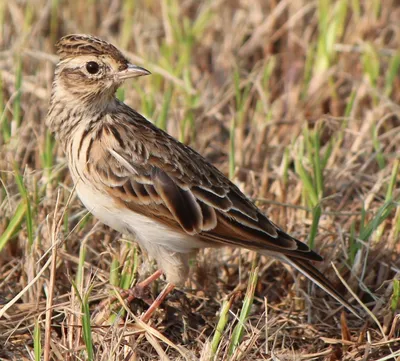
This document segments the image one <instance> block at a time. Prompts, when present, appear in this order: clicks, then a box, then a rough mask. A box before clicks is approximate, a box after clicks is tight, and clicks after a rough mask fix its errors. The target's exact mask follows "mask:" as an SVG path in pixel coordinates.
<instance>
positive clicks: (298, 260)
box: [47, 35, 353, 310]
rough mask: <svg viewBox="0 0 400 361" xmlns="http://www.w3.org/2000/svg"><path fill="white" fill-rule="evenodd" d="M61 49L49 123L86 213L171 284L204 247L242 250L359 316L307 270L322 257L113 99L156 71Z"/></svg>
mask: <svg viewBox="0 0 400 361" xmlns="http://www.w3.org/2000/svg"><path fill="white" fill-rule="evenodd" d="M57 47H58V53H59V54H60V56H61V61H60V63H59V64H58V65H57V68H56V72H55V79H54V85H53V92H52V98H51V103H50V108H49V113H48V117H47V124H48V125H49V126H50V127H51V129H52V130H53V131H54V132H55V133H56V136H57V137H58V138H59V139H60V140H61V143H62V145H63V147H64V150H65V152H66V154H67V156H68V162H69V168H70V171H71V173H72V176H73V179H74V182H75V183H76V189H77V192H78V195H79V197H80V199H81V200H82V202H83V203H84V204H85V206H86V207H87V208H88V209H89V211H91V212H92V213H93V214H94V215H95V216H97V217H98V218H99V219H100V220H101V221H102V222H104V223H105V224H107V225H109V226H111V227H112V228H114V229H116V230H118V231H120V232H123V233H126V234H131V235H134V236H135V237H136V239H137V241H138V242H139V244H140V245H141V246H142V247H143V248H144V249H146V250H147V252H148V253H149V254H150V255H151V256H153V257H154V258H155V259H156V260H157V262H158V264H159V266H160V268H161V269H162V270H163V271H164V272H165V274H166V276H167V280H168V281H169V282H171V283H174V284H176V283H180V282H182V281H184V280H185V278H186V277H187V270H188V260H189V258H190V256H191V255H192V254H193V253H194V252H195V251H196V250H198V249H199V248H203V247H219V246H224V245H228V246H231V247H245V248H248V249H252V250H255V251H258V252H260V253H262V254H266V255H271V256H274V257H277V258H279V259H280V260H282V261H283V262H287V263H289V264H291V265H292V266H294V267H296V268H297V269H298V270H300V271H301V272H302V273H304V274H305V275H306V276H307V277H309V278H310V279H311V280H313V281H314V282H315V283H317V284H318V285H319V286H320V287H322V288H323V289H325V290H326V291H327V292H328V293H329V294H331V295H332V296H333V297H334V298H336V299H337V300H338V301H340V302H341V303H342V304H344V305H345V306H346V307H347V308H349V309H350V310H353V309H352V308H351V306H350V305H349V304H348V303H347V302H346V301H345V300H344V299H343V297H342V296H341V295H340V294H339V293H338V292H337V291H336V289H335V288H334V287H333V286H332V285H331V283H330V282H329V281H328V280H327V279H326V278H325V277H324V276H323V275H322V274H321V273H320V272H319V271H318V270H317V269H316V268H315V267H314V266H313V265H312V264H311V263H309V261H321V260H322V258H321V257H320V256H319V255H318V254H317V253H315V252H314V251H312V250H310V249H309V247H308V246H307V245H306V244H304V243H302V242H300V241H298V240H297V239H295V238H293V237H291V236H290V235H288V234H286V233H285V232H284V231H283V230H282V229H281V228H279V227H278V226H276V225H275V224H274V223H272V222H271V221H270V220H269V219H268V218H267V217H266V216H265V215H264V214H263V213H262V212H261V211H260V210H259V209H258V208H257V207H256V206H255V205H254V204H253V203H252V202H251V201H250V200H249V199H248V198H247V197H246V196H245V195H244V194H243V193H242V192H241V191H240V190H239V189H238V188H237V187H236V186H235V185H234V184H233V183H232V182H231V181H230V180H229V179H227V178H226V177H225V176H224V175H223V174H222V173H221V172H220V171H219V170H218V169H216V168H215V167H214V166H212V165H211V164H210V163H209V162H207V161H206V160H205V159H204V158H203V157H202V156H201V155H200V154H198V153H197V152H196V151H194V150H193V149H191V148H190V147H188V146H186V145H184V144H182V143H180V142H178V141H177V140H175V139H174V138H173V137H171V136H170V135H169V134H167V133H165V132H164V131H162V130H160V129H158V128H157V127H156V126H154V125H153V124H152V123H150V122H149V121H147V120H146V119H145V118H144V117H142V116H141V115H140V114H138V113H137V112H136V111H134V110H133V109H131V108H130V107H128V106H127V105H126V104H124V103H122V102H120V101H118V100H117V99H116V98H115V91H116V89H117V88H118V87H119V86H120V84H121V82H122V81H123V79H125V78H128V77H134V76H140V75H146V74H149V72H147V71H146V70H144V69H142V68H139V67H135V66H132V65H131V64H129V63H128V61H127V60H126V58H125V57H124V56H123V55H122V54H121V53H120V52H119V51H118V50H117V49H116V48H115V47H114V46H113V45H111V44H109V43H107V42H105V41H102V40H100V39H97V38H95V37H92V36H87V35H69V36H66V37H64V38H62V39H61V40H60V41H59V42H58V43H57ZM93 62H94V63H96V64H97V65H94V64H93ZM97 69H98V71H96V72H95V70H97Z"/></svg>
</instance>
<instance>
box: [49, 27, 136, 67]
mask: <svg viewBox="0 0 400 361" xmlns="http://www.w3.org/2000/svg"><path fill="white" fill-rule="evenodd" d="M56 48H57V54H58V55H59V56H60V58H61V60H64V59H67V58H72V57H75V56H80V55H95V56H101V55H108V56H110V57H112V58H113V59H114V60H115V61H117V62H118V63H120V70H123V69H126V68H127V67H128V63H129V62H128V60H127V59H126V58H125V56H123V55H122V53H121V52H120V51H119V50H118V49H117V48H116V47H115V46H114V45H112V44H110V43H108V42H106V41H104V40H101V39H99V38H96V37H95V36H92V35H86V34H71V35H67V36H64V37H63V38H61V39H60V40H59V41H58V42H57V43H56Z"/></svg>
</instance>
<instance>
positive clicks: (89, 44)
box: [53, 34, 150, 103]
mask: <svg viewBox="0 0 400 361" xmlns="http://www.w3.org/2000/svg"><path fill="white" fill-rule="evenodd" d="M56 47H57V50H58V51H57V53H58V55H59V56H60V62H59V63H58V64H57V67H56V72H55V78H54V87H53V95H56V96H58V97H62V98H64V99H65V100H68V101H74V100H77V101H79V102H82V101H83V102H87V103H99V102H106V101H107V99H109V98H111V97H113V96H114V94H115V92H116V90H117V89H118V87H119V86H120V85H121V84H122V82H123V81H124V80H125V79H128V78H135V77H139V76H143V75H148V74H150V72H149V71H148V70H146V69H144V68H141V67H139V66H136V65H133V64H130V63H129V61H128V60H127V59H126V58H125V56H124V55H123V54H122V53H121V52H120V51H119V50H118V49H117V48H116V47H115V46H113V45H112V44H110V43H108V42H106V41H104V40H101V39H98V38H96V37H94V36H91V35H83V34H72V35H67V36H64V37H63V38H61V39H60V40H59V41H58V42H57V44H56ZM54 93H57V94H54Z"/></svg>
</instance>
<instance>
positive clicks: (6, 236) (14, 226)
mask: <svg viewBox="0 0 400 361" xmlns="http://www.w3.org/2000/svg"><path fill="white" fill-rule="evenodd" d="M26 209H27V204H26V202H24V201H21V202H20V204H19V205H18V207H17V209H16V211H15V213H14V216H13V217H12V218H11V220H10V222H9V223H8V226H7V228H6V230H5V231H4V232H3V234H2V235H1V236H0V252H1V251H2V249H3V248H4V247H5V245H6V244H7V242H8V241H9V240H10V239H11V238H12V237H13V235H14V234H15V233H16V232H17V230H18V229H19V227H20V226H21V224H22V221H23V219H24V216H25V214H26Z"/></svg>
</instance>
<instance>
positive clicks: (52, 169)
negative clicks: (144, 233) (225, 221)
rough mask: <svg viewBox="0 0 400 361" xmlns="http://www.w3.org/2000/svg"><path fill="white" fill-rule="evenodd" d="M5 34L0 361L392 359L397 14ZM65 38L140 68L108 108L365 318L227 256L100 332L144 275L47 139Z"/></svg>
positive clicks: (397, 189)
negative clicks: (153, 312)
mask: <svg viewBox="0 0 400 361" xmlns="http://www.w3.org/2000/svg"><path fill="white" fill-rule="evenodd" d="M0 25H1V32H0V182H1V183H0V329H1V330H2V332H1V335H0V359H27V360H28V359H29V360H39V359H40V358H41V357H44V358H45V360H49V359H54V360H65V359H66V360H75V359H82V360H103V359H104V360H152V359H155V360H156V359H163V360H167V359H171V360H180V359H182V360H184V359H188V360H210V359H214V360H228V359H229V360H248V359H249V358H250V357H253V358H255V357H256V358H257V357H258V358H260V359H267V360H270V359H274V360H275V359H276V360H277V359H279V360H292V359H293V360H299V359H303V360H304V359H321V360H323V359H326V360H331V361H332V360H342V359H343V360H357V359H360V360H361V359H367V358H368V357H370V359H374V360H388V359H393V360H394V359H396V357H397V359H398V357H400V352H399V351H398V350H399V343H398V337H399V336H400V335H399V332H398V327H397V323H396V320H397V318H396V317H395V315H396V312H397V309H398V301H399V297H400V287H399V282H398V271H399V268H398V267H399V263H400V262H399V253H400V247H399V245H400V244H399V242H398V241H399V233H400V207H399V203H398V201H399V197H400V179H399V159H400V156H399V144H400V107H399V104H400V91H399V90H400V77H399V72H400V50H399V49H400V46H399V45H400V1H398V0H385V1H379V0H351V1H348V0H313V1H308V0H292V1H289V0H286V1H285V0H264V1H262V0H254V1H245V0H242V1H241V0H215V1H195V0H181V1H179V0H143V1H133V0H132V1H129V0H125V1H123V0H108V1H95V0H87V1H62V0H49V1H45V0H32V1H6V0H0ZM70 33H89V34H93V35H96V36H99V37H102V38H104V39H105V40H108V41H110V42H112V43H113V44H115V45H116V46H117V47H119V48H120V49H122V50H123V52H124V54H125V55H126V56H127V58H128V59H130V60H131V61H132V63H135V64H137V65H141V66H144V67H145V68H147V69H149V70H150V71H151V72H152V75H151V76H149V77H145V78H141V79H139V80H135V81H129V82H127V83H126V84H125V85H124V87H123V88H121V89H120V90H119V91H118V93H117V96H118V97H119V98H120V99H122V100H124V101H125V102H126V103H128V104H129V105H130V106H132V107H133V108H135V109H136V110H138V111H139V112H141V113H142V114H143V115H145V116H146V117H147V118H148V119H149V120H151V121H153V122H154V123H155V124H156V125H158V126H159V127H160V128H163V129H165V130H167V131H168V132H169V133H170V134H172V135H174V136H175V137H176V138H178V139H179V140H180V141H182V142H184V143H186V144H189V145H190V146H192V147H194V148H195V149H196V150H198V151H199V152H200V153H202V154H203V155H204V156H206V157H207V159H208V160H210V161H211V162H213V163H214V164H215V165H216V166H217V167H219V168H220V169H221V170H222V171H223V172H224V173H225V174H227V175H228V176H229V177H230V178H231V179H232V180H233V181H234V182H235V183H236V184H237V185H238V186H239V187H240V188H241V189H242V190H243V191H245V192H246V194H248V195H249V196H251V197H252V198H253V199H254V201H255V202H256V203H257V204H258V205H259V206H260V207H262V208H263V209H264V210H265V211H266V212H267V214H268V215H269V216H270V217H271V219H272V220H273V221H274V222H275V223H277V224H280V225H281V226H282V227H283V228H284V229H286V230H287V231H288V232H291V233H292V234H293V235H294V236H296V237H298V238H300V239H302V240H304V241H307V242H308V243H309V244H310V245H311V246H312V247H313V248H315V249H316V250H317V251H319V252H321V253H322V254H323V255H324V257H325V261H324V263H323V264H322V265H320V269H321V270H322V271H323V272H324V273H325V274H326V275H327V277H329V278H330V279H332V281H333V282H336V284H337V287H338V288H340V289H341V290H343V292H346V288H345V287H344V286H343V285H342V284H341V282H339V281H338V280H337V276H336V275H335V272H334V270H333V269H332V267H331V265H330V264H331V262H333V263H334V264H335V265H336V267H337V269H338V272H339V273H340V274H341V275H342V276H343V278H344V280H345V282H346V283H347V284H348V285H350V287H351V288H352V289H353V290H354V292H355V293H356V294H357V296H358V297H359V302H358V301H354V302H353V303H354V304H356V305H358V304H360V305H359V306H358V307H359V308H360V314H361V315H364V317H365V320H366V319H368V318H369V316H368V315H366V313H365V311H361V310H362V309H363V306H365V307H368V308H369V309H370V310H372V311H371V314H374V315H375V317H376V318H375V319H374V320H373V321H371V322H370V323H369V324H366V323H365V322H362V321H360V320H357V319H355V318H353V317H352V316H349V315H347V316H342V317H341V318H340V317H339V316H338V314H337V312H335V311H336V310H337V307H338V305H337V304H336V303H335V302H334V301H332V300H331V299H329V298H328V297H327V298H324V297H325V295H324V293H323V292H321V291H320V290H318V289H316V288H314V287H311V286H309V287H308V288H307V287H306V286H305V284H303V285H302V283H304V280H302V278H301V277H298V276H297V275H294V274H292V273H291V272H290V271H288V270H287V269H286V268H285V267H284V266H282V265H279V264H276V263H273V262H272V261H270V260H267V259H265V258H259V257H258V256H257V255H255V254H254V253H252V252H247V251H240V250H229V249H224V250H218V251H216V250H205V251H204V252H202V253H201V254H200V256H199V259H198V262H197V263H198V264H197V266H196V267H193V270H192V273H193V275H192V280H191V282H189V283H188V285H187V288H185V289H182V290H180V291H177V293H176V294H175V296H172V297H171V298H170V299H169V301H168V302H166V304H165V306H164V308H163V309H162V310H160V312H159V314H158V315H157V317H155V319H153V320H152V325H151V326H149V325H144V324H141V323H140V322H139V321H137V320H136V318H135V317H136V316H135V315H139V314H140V312H142V311H143V309H145V308H146V305H145V303H143V302H141V301H140V300H135V301H134V302H132V304H131V305H130V307H128V305H126V306H125V307H121V303H120V302H118V301H117V302H114V305H112V306H110V312H109V313H110V314H108V315H103V316H102V317H99V316H94V315H93V314H94V312H93V310H94V308H95V307H96V304H97V303H98V302H99V300H102V299H106V298H107V297H109V296H110V295H114V296H115V295H116V294H118V293H117V291H116V290H117V289H126V288H129V287H130V286H131V285H133V284H134V283H135V282H136V281H137V279H142V278H143V277H144V275H145V274H147V272H148V271H149V268H150V267H151V262H149V261H148V260H147V258H146V257H145V256H144V255H142V254H141V253H140V249H138V248H136V246H135V244H134V243H132V242H127V241H126V240H125V239H123V238H121V236H120V235H118V234H116V233H114V232H112V231H111V230H110V229H107V228H106V227H104V226H102V225H100V224H98V223H97V221H96V219H94V218H93V217H91V216H90V215H87V212H86V210H84V208H83V206H82V205H81V204H80V202H79V200H78V199H77V198H76V195H75V194H74V192H73V186H72V181H71V178H70V175H69V173H68V171H67V168H66V162H65V157H64V155H63V153H62V152H61V150H60V148H59V146H58V145H57V143H56V142H55V141H54V139H53V137H52V135H51V134H50V133H49V131H48V129H47V128H46V126H45V123H44V120H45V116H46V111H47V106H48V100H49V94H50V90H51V83H52V78H53V71H54V66H55V64H56V62H57V56H56V54H55V49H54V43H55V42H56V41H57V40H58V39H59V38H60V37H61V36H63V35H66V34H70ZM55 245H57V247H56V246H55ZM256 266H257V267H256ZM294 279H295V280H298V281H299V282H294ZM300 281H301V282H300ZM157 287H162V284H160V285H155V288H157ZM153 291H154V294H157V289H154V290H153ZM317 295H318V296H319V297H316V296H317ZM348 297H349V298H351V297H352V296H351V295H350V294H348ZM362 305H363V306H362ZM122 320H124V321H125V322H122ZM310 324H312V326H310ZM46 330H47V332H46ZM274 357H275V358H274ZM385 357H386V358H385Z"/></svg>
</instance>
